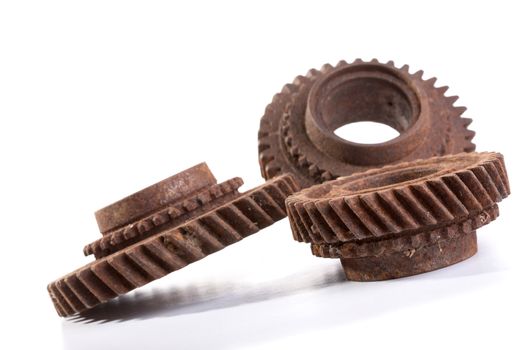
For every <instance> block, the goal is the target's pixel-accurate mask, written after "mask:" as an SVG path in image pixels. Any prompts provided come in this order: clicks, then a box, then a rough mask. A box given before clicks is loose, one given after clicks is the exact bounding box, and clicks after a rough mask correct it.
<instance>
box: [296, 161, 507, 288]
mask: <svg viewBox="0 0 525 350" xmlns="http://www.w3.org/2000/svg"><path fill="white" fill-rule="evenodd" d="M509 194H510V187H509V182H508V177H507V173H506V170H505V164H504V161H503V156H502V155H501V154H499V153H475V152H473V153H462V154H457V155H449V156H443V157H434V158H429V159H424V160H418V161H413V162H407V163H400V164H396V165H390V166H386V167H383V168H379V169H373V170H369V171H367V172H363V173H358V174H354V175H352V176H348V177H342V178H339V179H337V180H334V181H328V182H325V183H323V184H320V185H316V186H313V187H311V188H308V189H304V190H302V191H301V192H298V193H296V194H294V195H292V196H290V197H289V198H288V199H287V200H286V208H287V211H288V216H289V219H290V223H291V227H292V231H293V235H294V238H295V239H296V240H297V241H300V242H309V243H312V252H313V253H314V255H317V256H321V257H331V258H341V260H342V262H343V267H344V268H345V272H346V273H347V277H348V278H349V279H357V280H379V279H387V278H396V277H402V276H407V275H410V274H414V273H420V272H425V271H430V270H433V269H436V268H439V267H444V266H447V265H449V264H451V263H454V262H458V261H461V260H463V259H466V258H468V257H469V256H471V255H472V254H474V253H475V251H476V239H475V230H476V229H478V228H480V227H482V226H484V225H486V224H488V223H489V222H491V221H492V220H495V219H496V218H497V216H498V213H499V212H498V206H497V202H499V201H501V200H502V199H503V198H505V197H507V196H508V195H509ZM467 236H468V237H467ZM435 247H438V248H439V249H437V250H436V248H435ZM403 256H404V258H403Z"/></svg>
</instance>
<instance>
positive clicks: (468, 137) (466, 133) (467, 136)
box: [465, 130, 476, 141]
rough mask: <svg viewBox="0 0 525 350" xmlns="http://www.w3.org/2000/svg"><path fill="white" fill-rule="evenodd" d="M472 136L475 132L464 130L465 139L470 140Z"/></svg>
mask: <svg viewBox="0 0 525 350" xmlns="http://www.w3.org/2000/svg"><path fill="white" fill-rule="evenodd" d="M474 136H476V132H475V131H472V130H465V140H467V141H471V140H472V139H473V138H474Z"/></svg>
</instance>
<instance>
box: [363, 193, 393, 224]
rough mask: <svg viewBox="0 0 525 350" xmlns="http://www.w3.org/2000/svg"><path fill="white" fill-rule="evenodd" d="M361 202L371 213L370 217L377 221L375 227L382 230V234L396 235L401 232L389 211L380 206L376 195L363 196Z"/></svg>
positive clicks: (380, 203)
mask: <svg viewBox="0 0 525 350" xmlns="http://www.w3.org/2000/svg"><path fill="white" fill-rule="evenodd" d="M361 200H362V201H363V203H364V204H365V205H366V206H367V207H368V209H369V212H370V213H373V214H372V215H371V216H373V217H375V218H376V219H377V220H378V224H377V226H379V227H381V228H383V229H384V232H387V233H396V232H400V231H401V227H400V226H399V225H398V224H397V223H396V220H395V216H394V215H392V212H391V209H390V208H388V207H386V206H384V205H383V204H382V202H381V201H380V198H379V195H378V194H377V193H371V194H368V195H363V196H361ZM396 215H397V213H396Z"/></svg>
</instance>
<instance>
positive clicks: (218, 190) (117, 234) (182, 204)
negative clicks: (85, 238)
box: [83, 178, 243, 259]
mask: <svg viewBox="0 0 525 350" xmlns="http://www.w3.org/2000/svg"><path fill="white" fill-rule="evenodd" d="M242 185H243V181H242V179H241V178H233V179H230V180H228V181H225V182H223V183H220V184H217V185H213V186H211V187H210V188H209V189H206V190H204V191H201V192H199V193H197V194H194V195H193V196H192V197H189V198H185V199H182V200H180V201H178V202H175V203H172V204H171V205H170V206H169V207H165V208H162V209H160V210H159V211H157V212H155V213H153V214H150V215H149V216H147V217H146V218H143V219H142V220H139V221H138V222H136V223H133V224H131V225H127V226H126V227H123V228H119V229H117V230H115V231H111V232H108V233H107V234H105V235H104V236H103V237H102V238H100V239H98V240H96V241H95V242H93V243H90V244H88V245H86V246H85V247H84V250H83V252H84V255H86V256H88V255H91V254H94V255H95V257H96V258H97V259H98V258H101V257H104V256H107V255H109V254H111V253H113V252H115V251H116V250H118V249H121V248H122V244H125V243H126V241H130V242H129V244H132V243H135V242H136V241H138V240H139V239H143V238H146V237H148V236H149V235H150V234H151V232H152V230H153V229H155V228H157V227H162V226H164V225H172V226H173V225H177V224H178V223H180V222H181V220H187V219H188V218H191V217H192V216H194V215H197V214H199V210H200V211H202V208H203V207H205V206H206V205H209V204H210V203H211V202H212V201H213V200H216V199H219V198H222V197H225V196H227V195H232V194H234V193H237V190H238V189H239V188H240V187H241V186H242Z"/></svg>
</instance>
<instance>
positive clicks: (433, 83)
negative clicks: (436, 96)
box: [427, 77, 437, 87]
mask: <svg viewBox="0 0 525 350" xmlns="http://www.w3.org/2000/svg"><path fill="white" fill-rule="evenodd" d="M436 81H437V78H436V77H432V78H430V79H428V80H427V83H428V85H430V86H432V87H434V86H435V85H436Z"/></svg>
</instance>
